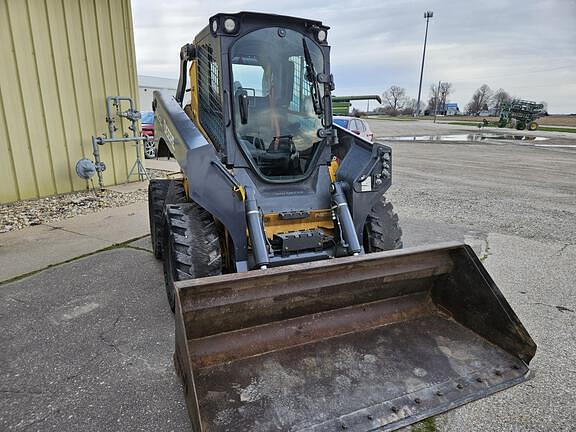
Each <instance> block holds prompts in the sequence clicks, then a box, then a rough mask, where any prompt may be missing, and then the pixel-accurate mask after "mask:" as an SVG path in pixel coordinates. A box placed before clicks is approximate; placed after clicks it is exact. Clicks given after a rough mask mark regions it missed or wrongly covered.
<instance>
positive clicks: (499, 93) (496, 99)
mask: <svg viewBox="0 0 576 432" xmlns="http://www.w3.org/2000/svg"><path fill="white" fill-rule="evenodd" d="M511 101H512V97H511V96H510V94H509V93H508V92H507V91H506V90H504V89H502V88H499V89H498V90H496V93H494V96H492V108H494V111H496V114H497V115H500V111H501V110H502V105H503V104H505V103H509V102H511Z"/></svg>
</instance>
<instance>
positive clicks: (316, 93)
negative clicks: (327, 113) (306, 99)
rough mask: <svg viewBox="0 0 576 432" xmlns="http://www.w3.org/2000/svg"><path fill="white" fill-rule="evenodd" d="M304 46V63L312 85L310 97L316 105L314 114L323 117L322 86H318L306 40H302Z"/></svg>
mask: <svg viewBox="0 0 576 432" xmlns="http://www.w3.org/2000/svg"><path fill="white" fill-rule="evenodd" d="M302 45H303V47H304V61H305V62H306V80H307V81H308V82H309V83H310V95H311V96H312V105H314V112H315V113H316V114H317V115H321V114H322V113H323V112H324V108H323V107H322V100H321V99H320V86H319V85H318V77H317V76H316V71H315V70H314V63H312V56H311V55H310V50H309V49H308V44H307V43H306V39H305V38H302Z"/></svg>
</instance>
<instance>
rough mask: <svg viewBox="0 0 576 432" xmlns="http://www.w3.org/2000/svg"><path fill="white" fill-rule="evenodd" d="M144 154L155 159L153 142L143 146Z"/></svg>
mask: <svg viewBox="0 0 576 432" xmlns="http://www.w3.org/2000/svg"><path fill="white" fill-rule="evenodd" d="M144 154H145V155H146V156H147V157H149V158H153V157H156V147H155V146H154V142H151V141H148V142H146V144H144Z"/></svg>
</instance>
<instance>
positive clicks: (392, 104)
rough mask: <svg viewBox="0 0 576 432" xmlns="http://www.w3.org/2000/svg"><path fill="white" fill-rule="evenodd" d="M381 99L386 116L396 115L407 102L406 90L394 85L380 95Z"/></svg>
mask: <svg viewBox="0 0 576 432" xmlns="http://www.w3.org/2000/svg"><path fill="white" fill-rule="evenodd" d="M382 99H384V104H385V109H386V111H387V112H388V114H390V115H397V114H398V112H399V111H401V110H402V109H403V108H404V105H405V104H406V102H407V98H406V89H404V88H402V87H400V86H396V85H393V86H390V88H389V89H388V90H386V91H385V92H384V93H383V94H382Z"/></svg>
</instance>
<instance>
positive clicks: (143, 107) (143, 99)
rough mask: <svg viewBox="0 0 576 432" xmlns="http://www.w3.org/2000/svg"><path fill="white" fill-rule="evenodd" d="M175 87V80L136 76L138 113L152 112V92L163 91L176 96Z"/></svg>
mask: <svg viewBox="0 0 576 432" xmlns="http://www.w3.org/2000/svg"><path fill="white" fill-rule="evenodd" d="M176 87H178V80H177V79H172V78H161V77H154V76H148V75H138V91H139V94H140V111H152V94H153V93H154V90H164V91H167V92H170V93H172V94H176Z"/></svg>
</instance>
